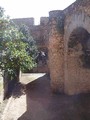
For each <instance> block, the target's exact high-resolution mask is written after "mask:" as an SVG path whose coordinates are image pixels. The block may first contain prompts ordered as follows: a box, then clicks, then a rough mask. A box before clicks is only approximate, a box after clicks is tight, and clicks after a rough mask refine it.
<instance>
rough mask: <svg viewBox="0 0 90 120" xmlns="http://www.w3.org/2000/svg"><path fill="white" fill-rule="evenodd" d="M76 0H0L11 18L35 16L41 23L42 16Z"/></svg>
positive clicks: (36, 21)
mask: <svg viewBox="0 0 90 120" xmlns="http://www.w3.org/2000/svg"><path fill="white" fill-rule="evenodd" d="M75 1H76V0H0V6H1V7H3V8H4V9H5V11H6V12H5V13H6V15H9V16H10V18H27V17H34V18H35V24H39V21H40V20H39V19H40V17H47V16H48V13H49V11H52V10H63V9H65V8H66V7H67V6H69V5H70V4H72V3H73V2H75Z"/></svg>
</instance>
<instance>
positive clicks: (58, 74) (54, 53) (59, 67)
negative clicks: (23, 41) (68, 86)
mask: <svg viewBox="0 0 90 120" xmlns="http://www.w3.org/2000/svg"><path fill="white" fill-rule="evenodd" d="M49 26H50V29H49V30H50V31H49V69H50V77H51V87H52V90H53V92H61V93H63V92H64V71H63V70H64V69H63V68H64V63H63V61H64V41H63V32H64V31H63V29H64V27H63V26H64V14H63V12H62V11H51V12H50V13H49Z"/></svg>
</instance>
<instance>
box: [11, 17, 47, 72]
mask: <svg viewBox="0 0 90 120" xmlns="http://www.w3.org/2000/svg"><path fill="white" fill-rule="evenodd" d="M12 20H13V22H14V23H15V24H16V25H18V26H20V25H22V24H25V25H26V26H28V27H29V30H30V34H31V36H32V37H33V39H34V40H35V41H36V45H37V48H38V50H39V51H43V52H45V53H47V54H48V34H49V26H48V22H49V18H48V17H41V19H40V25H34V19H33V18H19V19H12ZM46 62H47V63H48V60H47V61H46ZM32 72H33V71H32ZM34 72H47V73H48V72H49V70H48V65H47V64H46V65H42V64H41V65H40V66H39V65H38V67H37V68H35V69H34Z"/></svg>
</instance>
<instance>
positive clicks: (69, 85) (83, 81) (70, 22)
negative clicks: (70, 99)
mask: <svg viewBox="0 0 90 120" xmlns="http://www.w3.org/2000/svg"><path fill="white" fill-rule="evenodd" d="M89 25H90V18H89V16H87V15H86V14H85V13H83V12H81V13H76V14H74V15H72V16H70V18H68V19H66V21H65V35H64V48H65V92H66V93H68V94H75V93H81V92H87V91H90V80H89V78H90V69H87V68H84V67H82V62H81V61H80V59H79V57H80V55H81V54H82V46H80V44H78V46H77V48H76V49H77V52H76V51H75V50H74V49H73V48H72V49H71V51H70V49H69V45H68V43H69V41H70V39H71V36H72V34H76V33H75V32H77V34H78V32H81V33H80V35H79V37H80V39H81V37H82V35H84V34H88V35H89V33H90V26H89ZM86 36H87V35H86ZM84 37H85V36H84ZM78 39H79V38H78ZM85 39H86V38H85ZM83 40H84V39H83ZM76 44H77V42H76Z"/></svg>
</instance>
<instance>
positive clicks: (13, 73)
mask: <svg viewBox="0 0 90 120" xmlns="http://www.w3.org/2000/svg"><path fill="white" fill-rule="evenodd" d="M36 55H37V49H36V46H35V43H34V40H33V39H32V37H31V36H30V35H29V33H28V31H27V30H26V27H24V26H23V27H21V28H18V27H16V25H14V24H12V22H11V21H10V20H9V18H7V17H6V16H4V9H3V8H1V7H0V68H1V69H2V70H4V72H7V73H8V75H9V76H10V77H13V78H14V79H17V80H19V71H20V69H21V70H25V69H29V70H30V69H32V68H33V67H34V66H36V63H35V56H36Z"/></svg>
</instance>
